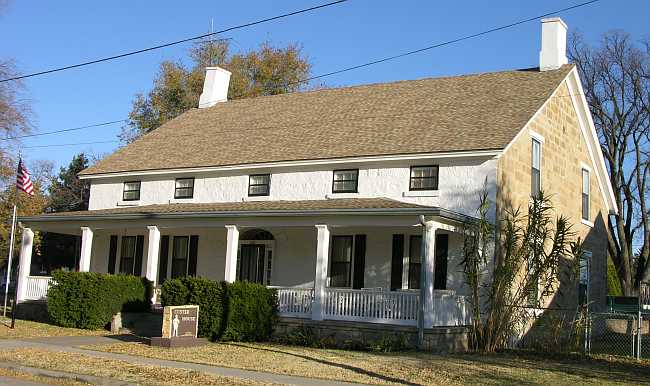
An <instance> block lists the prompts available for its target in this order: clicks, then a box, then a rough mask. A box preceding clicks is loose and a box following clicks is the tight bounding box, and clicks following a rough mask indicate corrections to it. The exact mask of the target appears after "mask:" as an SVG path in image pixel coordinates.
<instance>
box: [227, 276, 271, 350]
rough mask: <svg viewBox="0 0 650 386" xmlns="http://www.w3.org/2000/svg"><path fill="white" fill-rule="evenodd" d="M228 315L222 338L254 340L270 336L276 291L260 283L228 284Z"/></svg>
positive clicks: (242, 282)
mask: <svg viewBox="0 0 650 386" xmlns="http://www.w3.org/2000/svg"><path fill="white" fill-rule="evenodd" d="M226 288H227V293H228V318H227V322H226V329H225V331H224V333H223V336H222V340H226V341H238V342H258V341H262V340H267V339H268V338H269V337H270V336H271V332H272V329H273V324H274V322H275V318H276V315H277V304H278V299H277V292H276V291H275V290H270V289H268V288H266V287H265V286H263V285H261V284H256V283H249V282H247V281H239V282H235V283H232V284H229V285H228V286H227V287H226Z"/></svg>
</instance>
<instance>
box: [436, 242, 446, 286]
mask: <svg viewBox="0 0 650 386" xmlns="http://www.w3.org/2000/svg"><path fill="white" fill-rule="evenodd" d="M448 250H449V235H437V236H436V255H435V259H436V263H435V276H434V281H433V288H434V289H439V290H444V289H447V253H448Z"/></svg>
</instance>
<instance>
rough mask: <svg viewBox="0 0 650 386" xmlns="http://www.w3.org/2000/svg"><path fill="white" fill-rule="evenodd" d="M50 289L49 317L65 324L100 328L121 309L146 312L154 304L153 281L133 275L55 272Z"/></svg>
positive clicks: (48, 299) (65, 325) (61, 324)
mask: <svg viewBox="0 0 650 386" xmlns="http://www.w3.org/2000/svg"><path fill="white" fill-rule="evenodd" d="M52 278H53V279H54V284H53V285H52V286H51V287H50V289H49V290H48V292H47V312H48V315H49V317H50V320H51V321H52V322H53V323H55V324H57V325H59V326H63V327H75V328H86V329H98V328H102V327H104V326H106V325H107V324H108V323H110V321H111V318H112V317H113V315H115V314H116V313H118V312H120V311H134V312H138V311H147V310H149V308H150V307H151V295H152V287H151V283H150V282H149V281H148V280H147V279H145V278H141V277H137V276H132V275H109V274H103V273H93V272H64V271H55V272H53V273H52Z"/></svg>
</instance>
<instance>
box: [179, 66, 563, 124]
mask: <svg viewBox="0 0 650 386" xmlns="http://www.w3.org/2000/svg"><path fill="white" fill-rule="evenodd" d="M567 66H574V64H565V65H563V66H562V67H560V68H558V69H555V70H547V71H543V72H547V73H549V72H557V71H562V70H564V69H565V68H567ZM534 70H539V67H527V68H519V69H511V70H498V71H483V72H474V73H469V74H458V75H444V76H428V77H424V78H417V79H400V80H394V81H388V82H375V83H363V84H354V85H349V86H341V87H324V88H320V89H316V90H302V91H293V92H287V93H282V94H273V95H259V96H255V97H249V98H238V99H229V100H227V101H225V102H221V103H216V104H215V105H213V106H210V107H205V108H198V107H193V108H191V109H190V110H187V111H186V112H189V111H193V112H196V111H202V110H209V109H214V108H215V107H219V106H225V105H226V104H234V103H242V102H248V101H251V100H260V99H267V98H273V97H275V98H277V99H279V98H280V97H289V96H293V95H305V94H314V93H320V92H334V91H341V90H350V89H355V88H366V87H379V86H385V85H397V84H400V83H412V82H422V81H427V80H446V79H457V78H470V77H479V76H485V75H497V74H505V73H519V72H531V71H534ZM539 72H542V71H539ZM183 114H185V113H183ZM183 114H181V115H183Z"/></svg>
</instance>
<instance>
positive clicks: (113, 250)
mask: <svg viewBox="0 0 650 386" xmlns="http://www.w3.org/2000/svg"><path fill="white" fill-rule="evenodd" d="M116 258H117V236H115V235H112V236H111V243H110V246H109V247H108V273H110V274H115V259H116Z"/></svg>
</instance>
